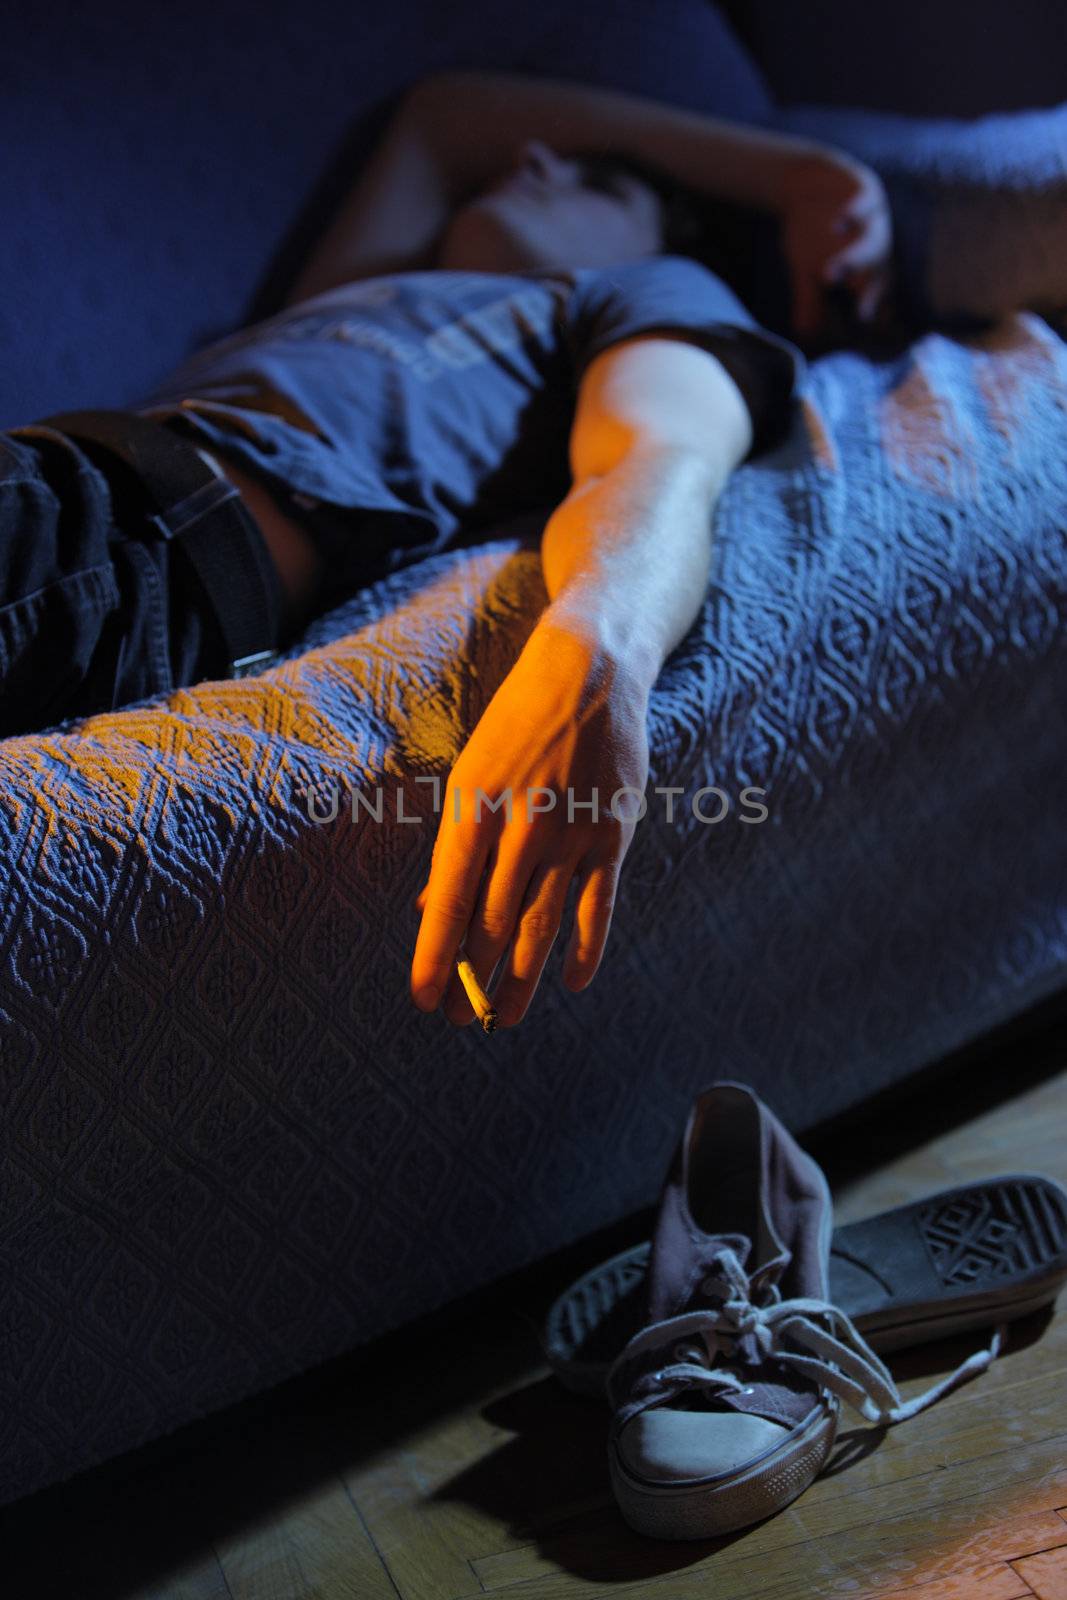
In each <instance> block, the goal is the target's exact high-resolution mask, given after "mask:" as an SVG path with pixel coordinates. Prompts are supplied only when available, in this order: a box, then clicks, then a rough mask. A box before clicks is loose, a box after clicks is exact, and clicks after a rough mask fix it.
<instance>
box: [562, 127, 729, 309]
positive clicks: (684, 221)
mask: <svg viewBox="0 0 1067 1600" xmlns="http://www.w3.org/2000/svg"><path fill="white" fill-rule="evenodd" d="M572 160H574V161H576V162H577V163H578V165H579V167H580V168H581V171H582V176H583V178H584V179H585V181H586V182H587V183H591V184H592V185H593V186H594V187H596V186H598V185H602V186H604V187H608V186H610V184H611V182H612V179H614V178H617V177H619V176H620V175H621V174H626V175H627V176H628V177H631V178H637V179H639V180H640V182H642V183H645V184H647V185H648V187H649V188H650V189H652V190H653V191H654V193H655V194H656V195H657V196H658V198H659V202H660V214H661V217H662V230H663V250H664V253H665V254H666V255H680V256H692V257H693V258H694V260H697V261H700V262H702V263H703V264H704V265H705V266H707V267H710V268H711V269H712V271H714V272H718V273H719V274H720V275H721V276H722V277H723V278H725V279H727V281H731V282H732V281H734V280H735V279H737V278H738V277H739V276H740V275H743V273H744V271H745V265H746V263H747V261H748V257H749V251H750V244H749V240H750V232H749V231H748V230H750V229H751V226H752V220H753V214H752V212H751V211H750V210H749V209H748V208H747V207H744V206H737V205H731V204H728V203H726V202H723V201H719V200H715V199H712V197H711V196H709V195H702V194H697V193H696V191H695V190H693V189H690V188H688V187H687V186H686V185H685V184H682V183H679V182H678V181H677V179H676V178H673V177H672V176H671V174H670V173H669V172H665V171H664V170H663V168H662V167H658V166H656V165H655V164H654V163H652V162H650V161H644V160H642V159H641V158H640V157H638V156H631V155H623V154H621V153H616V152H615V151H603V150H582V151H579V152H578V153H576V154H575V155H573V156H572Z"/></svg>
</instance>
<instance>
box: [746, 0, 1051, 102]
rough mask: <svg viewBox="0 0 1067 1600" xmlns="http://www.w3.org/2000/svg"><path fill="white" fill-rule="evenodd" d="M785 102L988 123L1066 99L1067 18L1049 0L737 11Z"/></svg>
mask: <svg viewBox="0 0 1067 1600" xmlns="http://www.w3.org/2000/svg"><path fill="white" fill-rule="evenodd" d="M728 10H729V13H730V15H731V16H732V17H733V18H734V19H735V22H736V25H737V28H738V30H739V32H740V34H741V36H742V37H743V38H744V39H745V41H746V43H747V44H748V45H749V47H750V49H751V50H752V51H753V53H754V54H755V55H756V57H757V59H758V60H759V62H760V64H761V66H762V67H763V69H764V71H765V72H766V74H767V79H768V82H769V83H770V86H771V90H772V93H773V94H774V96H775V98H776V99H777V100H779V101H794V100H805V101H820V102H821V103H823V104H824V105H834V106H866V107H868V108H870V109H872V110H883V111H903V112H908V113H909V114H911V115H914V116H927V117H980V116H983V115H984V114H985V113H986V112H989V111H1019V110H1023V109H1025V108H1026V107H1028V106H1046V105H1055V104H1056V102H1057V101H1060V100H1063V99H1065V98H1067V14H1065V12H1064V10H1063V7H1062V6H1061V5H1057V4H1055V3H1054V0H1053V3H1050V0H1013V4H1012V5H1010V6H1006V5H1004V4H1003V0H935V3H934V4H930V3H929V0H893V4H892V6H885V7H879V8H878V9H877V10H872V9H871V8H870V7H869V6H862V5H854V4H853V3H852V0H804V3H803V4H802V5H800V4H797V5H790V4H788V3H787V0H731V3H729V5H728Z"/></svg>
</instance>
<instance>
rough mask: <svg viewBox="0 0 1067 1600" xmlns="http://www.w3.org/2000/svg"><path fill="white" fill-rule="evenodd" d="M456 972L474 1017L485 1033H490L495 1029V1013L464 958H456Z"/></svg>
mask: <svg viewBox="0 0 1067 1600" xmlns="http://www.w3.org/2000/svg"><path fill="white" fill-rule="evenodd" d="M456 970H457V972H458V973H459V981H460V982H461V983H462V985H463V987H464V989H466V991H467V999H468V1000H469V1001H470V1003H471V1005H472V1006H473V1007H474V1014H475V1016H476V1017H477V1018H478V1020H479V1022H480V1023H481V1025H482V1027H483V1028H484V1029H485V1031H486V1033H492V1031H493V1029H494V1028H495V1027H496V1011H495V1010H494V1008H493V1002H492V1001H491V1000H490V998H489V996H488V995H487V994H486V992H485V990H484V989H483V988H482V986H481V984H480V983H479V982H478V979H477V978H476V977H475V975H474V968H473V967H472V966H471V964H470V962H469V961H468V960H467V958H466V956H458V957H457V959H456Z"/></svg>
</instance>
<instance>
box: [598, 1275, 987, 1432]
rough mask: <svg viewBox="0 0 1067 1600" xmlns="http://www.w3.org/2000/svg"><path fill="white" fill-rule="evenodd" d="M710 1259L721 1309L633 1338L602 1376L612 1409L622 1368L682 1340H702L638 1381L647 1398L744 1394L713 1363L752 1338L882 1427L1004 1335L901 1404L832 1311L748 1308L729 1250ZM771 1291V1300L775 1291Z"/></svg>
mask: <svg viewBox="0 0 1067 1600" xmlns="http://www.w3.org/2000/svg"><path fill="white" fill-rule="evenodd" d="M715 1261H716V1265H717V1267H718V1269H719V1273H718V1276H716V1275H714V1274H712V1275H710V1276H709V1277H707V1278H705V1280H704V1290H705V1292H706V1293H708V1294H720V1293H721V1295H722V1301H721V1304H719V1305H717V1306H715V1307H713V1308H709V1309H708V1310H706V1311H703V1310H701V1311H688V1312H683V1313H682V1315H681V1316H677V1317H668V1318H667V1319H666V1320H665V1321H663V1322H657V1323H653V1324H652V1325H651V1326H650V1327H648V1328H645V1329H643V1330H642V1331H641V1332H640V1333H638V1334H635V1335H634V1337H633V1338H632V1339H631V1340H630V1342H629V1344H628V1345H627V1346H626V1348H625V1349H624V1350H623V1351H622V1352H621V1354H620V1355H619V1357H618V1359H617V1360H616V1361H615V1363H614V1364H613V1366H612V1369H611V1372H610V1374H609V1376H608V1392H609V1394H610V1395H611V1397H612V1403H613V1404H615V1405H617V1404H618V1402H617V1400H616V1396H615V1386H616V1379H617V1375H618V1374H619V1372H620V1371H621V1369H622V1368H623V1367H624V1366H628V1365H629V1364H630V1363H631V1362H632V1361H633V1360H634V1359H635V1358H636V1357H637V1356H640V1355H642V1354H644V1353H645V1352H647V1351H651V1350H655V1349H659V1348H662V1346H663V1345H664V1344H667V1343H669V1342H671V1341H674V1340H679V1339H684V1336H685V1335H687V1334H688V1335H692V1334H699V1335H701V1336H702V1346H703V1348H701V1345H697V1344H691V1345H686V1344H685V1343H678V1344H675V1347H674V1351H673V1354H674V1355H675V1356H676V1357H677V1359H676V1360H675V1361H674V1362H672V1363H669V1364H665V1365H664V1366H663V1367H661V1368H660V1369H659V1370H657V1371H656V1372H654V1373H652V1374H651V1375H650V1378H651V1381H649V1380H648V1379H646V1380H642V1382H641V1388H642V1389H644V1390H645V1394H646V1397H647V1394H648V1390H649V1389H653V1390H654V1391H656V1394H657V1398H658V1397H660V1395H661V1394H666V1396H667V1397H672V1396H673V1395H674V1394H676V1393H680V1392H681V1391H682V1390H683V1389H685V1388H689V1387H692V1386H693V1385H699V1386H701V1387H705V1388H708V1389H710V1390H712V1391H715V1390H718V1391H720V1392H723V1393H726V1392H731V1391H733V1392H737V1391H744V1390H745V1389H746V1388H747V1387H748V1386H747V1385H745V1384H743V1383H742V1381H741V1379H740V1378H738V1377H737V1375H736V1373H733V1372H730V1371H727V1370H724V1369H723V1368H721V1367H720V1368H715V1366H714V1362H715V1360H716V1359H717V1357H718V1356H719V1355H725V1356H726V1357H727V1359H729V1358H730V1356H732V1355H733V1353H734V1346H735V1343H736V1341H737V1340H738V1339H741V1338H743V1337H744V1336H745V1335H746V1334H751V1335H752V1336H753V1338H754V1340H755V1343H756V1348H757V1349H758V1351H759V1352H760V1354H761V1355H762V1356H763V1357H765V1358H768V1357H769V1358H773V1359H774V1360H775V1361H780V1362H782V1363H783V1364H785V1365H787V1366H789V1367H792V1368H793V1369H794V1370H795V1371H797V1372H800V1373H804V1374H806V1375H807V1376H809V1377H810V1378H812V1379H813V1380H815V1381H816V1382H817V1383H819V1384H821V1385H822V1386H823V1387H824V1388H826V1389H829V1390H830V1391H831V1392H832V1393H833V1394H836V1395H837V1396H838V1398H839V1399H841V1400H847V1401H848V1403H849V1404H850V1405H853V1406H855V1408H856V1410H857V1411H859V1413H860V1414H861V1415H862V1416H864V1417H866V1418H867V1420H868V1421H869V1422H876V1423H879V1424H880V1425H882V1426H883V1427H884V1426H888V1425H890V1424H892V1423H896V1422H906V1421H908V1419H909V1418H911V1417H914V1416H915V1415H916V1414H917V1413H918V1412H920V1411H925V1410H926V1408H927V1407H928V1406H932V1405H934V1404H935V1403H936V1401H938V1400H940V1399H941V1398H942V1396H943V1395H945V1394H947V1393H948V1392H949V1390H950V1389H954V1388H955V1387H956V1385H957V1384H960V1383H964V1382H966V1381H967V1380H968V1379H970V1378H973V1377H977V1375H978V1374H979V1373H980V1372H984V1371H985V1370H986V1368H987V1367H988V1366H989V1365H990V1364H991V1363H992V1362H993V1361H994V1360H995V1359H996V1357H997V1356H998V1355H999V1354H1000V1350H1001V1347H1002V1345H1003V1342H1004V1329H1003V1327H998V1328H997V1329H996V1331H995V1332H994V1334H993V1338H992V1341H991V1342H990V1345H989V1348H988V1349H986V1350H977V1351H975V1353H974V1354H973V1355H971V1356H968V1357H967V1359H966V1360H965V1361H962V1362H961V1363H960V1365H959V1366H958V1367H957V1368H956V1369H955V1371H954V1372H951V1373H949V1375H948V1377H947V1378H942V1379H941V1380H940V1382H938V1383H935V1384H933V1385H932V1386H931V1387H930V1388H929V1389H926V1390H925V1391H924V1392H923V1393H922V1394H918V1395H915V1396H913V1398H912V1399H910V1400H904V1399H902V1397H901V1394H900V1391H899V1390H898V1388H897V1386H896V1384H895V1383H894V1381H893V1377H892V1374H891V1373H890V1372H889V1369H888V1368H887V1367H886V1365H885V1363H884V1362H883V1361H882V1360H881V1359H880V1357H879V1356H877V1355H876V1354H875V1352H874V1351H873V1350H872V1349H871V1347H870V1345H869V1344H868V1343H867V1341H866V1340H865V1339H864V1337H863V1335H862V1334H861V1333H860V1332H859V1331H858V1330H857V1329H856V1327H855V1326H854V1324H853V1323H852V1321H851V1319H850V1318H849V1317H847V1316H846V1315H845V1313H844V1312H843V1311H841V1310H840V1309H839V1308H838V1307H837V1306H835V1305H831V1304H830V1302H829V1301H827V1300H819V1299H815V1298H811V1299H795V1300H782V1299H781V1298H778V1299H777V1300H775V1301H774V1302H772V1303H771V1304H770V1305H767V1306H754V1305H753V1304H752V1301H751V1299H750V1298H749V1295H750V1288H749V1281H748V1278H747V1277H746V1276H745V1272H744V1269H743V1268H742V1266H741V1263H740V1262H739V1261H738V1259H737V1256H736V1255H735V1254H734V1252H733V1251H732V1250H730V1249H728V1248H723V1249H722V1250H720V1251H719V1252H717V1254H716V1258H715ZM773 1292H774V1293H775V1294H777V1290H774V1291H773ZM815 1318H820V1319H825V1321H826V1322H827V1323H829V1327H826V1326H822V1325H820V1323H819V1322H817V1321H815V1320H814V1319H815ZM786 1336H788V1337H789V1338H790V1339H792V1340H793V1341H795V1343H797V1344H800V1345H802V1346H804V1347H805V1349H807V1350H809V1351H810V1352H811V1354H810V1355H805V1354H803V1353H801V1352H800V1351H797V1350H792V1349H790V1348H788V1347H787V1346H786V1345H784V1344H783V1343H782V1340H783V1339H784V1338H785V1337H786Z"/></svg>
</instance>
